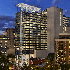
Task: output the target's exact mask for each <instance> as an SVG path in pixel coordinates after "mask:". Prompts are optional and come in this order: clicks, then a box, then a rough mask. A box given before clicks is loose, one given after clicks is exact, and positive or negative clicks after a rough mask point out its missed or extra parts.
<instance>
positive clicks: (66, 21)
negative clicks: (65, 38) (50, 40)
mask: <svg viewBox="0 0 70 70" xmlns="http://www.w3.org/2000/svg"><path fill="white" fill-rule="evenodd" d="M63 33H70V17H66V16H65V15H63Z"/></svg>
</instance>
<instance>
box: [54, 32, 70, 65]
mask: <svg viewBox="0 0 70 70" xmlns="http://www.w3.org/2000/svg"><path fill="white" fill-rule="evenodd" d="M55 42H56V43H55V63H56V64H59V65H60V64H70V33H60V34H59V39H55Z"/></svg>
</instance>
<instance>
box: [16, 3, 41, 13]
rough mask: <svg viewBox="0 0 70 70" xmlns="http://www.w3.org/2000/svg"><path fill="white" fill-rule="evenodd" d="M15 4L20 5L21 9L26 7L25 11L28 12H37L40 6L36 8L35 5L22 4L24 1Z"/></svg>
mask: <svg viewBox="0 0 70 70" xmlns="http://www.w3.org/2000/svg"><path fill="white" fill-rule="evenodd" d="M16 6H18V7H21V10H22V11H23V10H24V9H26V12H28V11H30V12H36V11H37V12H39V11H41V8H37V7H34V6H31V5H27V4H24V3H19V4H17V5H16Z"/></svg>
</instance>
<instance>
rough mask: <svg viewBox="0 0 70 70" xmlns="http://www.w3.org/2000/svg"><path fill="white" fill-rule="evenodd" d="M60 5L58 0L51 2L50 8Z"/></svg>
mask: <svg viewBox="0 0 70 70" xmlns="http://www.w3.org/2000/svg"><path fill="white" fill-rule="evenodd" d="M59 4H61V3H60V0H53V1H52V6H59Z"/></svg>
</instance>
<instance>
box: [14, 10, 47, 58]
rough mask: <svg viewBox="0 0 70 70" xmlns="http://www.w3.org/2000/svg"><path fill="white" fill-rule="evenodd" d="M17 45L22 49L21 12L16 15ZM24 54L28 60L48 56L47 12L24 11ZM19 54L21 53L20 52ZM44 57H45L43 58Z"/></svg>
mask: <svg viewBox="0 0 70 70" xmlns="http://www.w3.org/2000/svg"><path fill="white" fill-rule="evenodd" d="M15 31H16V32H15V34H16V35H15V36H16V38H15V45H16V48H18V49H19V47H20V12H17V13H16V23H15ZM21 32H22V47H23V48H22V53H23V54H26V58H30V57H31V56H33V57H34V58H36V57H40V58H43V57H46V56H47V12H46V11H42V12H40V13H38V12H35V13H28V12H25V11H22V31H21ZM18 52H19V51H18ZM42 55H43V56H42Z"/></svg>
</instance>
